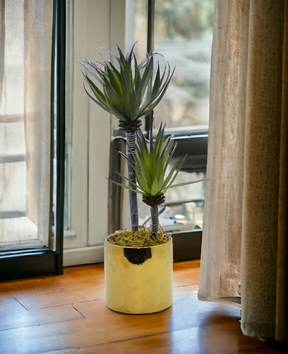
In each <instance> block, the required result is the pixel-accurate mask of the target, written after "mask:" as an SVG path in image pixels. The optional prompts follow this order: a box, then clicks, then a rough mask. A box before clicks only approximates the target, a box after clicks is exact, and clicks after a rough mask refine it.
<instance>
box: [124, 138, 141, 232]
mask: <svg viewBox="0 0 288 354" xmlns="http://www.w3.org/2000/svg"><path fill="white" fill-rule="evenodd" d="M126 134H127V146H126V155H127V157H128V159H129V161H131V162H132V163H133V164H134V158H133V156H132V154H131V152H132V153H133V154H134V153H135V131H134V132H129V133H128V132H127V133H126ZM128 178H129V179H131V181H132V182H133V183H136V174H135V171H134V170H133V168H132V166H130V164H128ZM129 187H130V188H133V189H134V188H135V186H133V184H132V183H130V182H129ZM129 204H130V215H131V228H132V231H133V233H134V232H136V231H138V205H137V193H135V192H133V191H130V190H129Z"/></svg>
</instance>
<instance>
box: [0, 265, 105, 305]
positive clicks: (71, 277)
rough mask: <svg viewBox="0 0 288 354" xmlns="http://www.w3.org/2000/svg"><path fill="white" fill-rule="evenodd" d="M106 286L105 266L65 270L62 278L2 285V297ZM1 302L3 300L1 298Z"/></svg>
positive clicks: (43, 278) (78, 267) (39, 279)
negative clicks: (94, 285)
mask: <svg viewBox="0 0 288 354" xmlns="http://www.w3.org/2000/svg"><path fill="white" fill-rule="evenodd" d="M99 283H102V284H104V265H103V263H100V264H91V265H87V266H77V267H67V268H64V275H62V276H56V275H53V276H45V277H38V278H28V279H21V280H10V281H6V282H2V283H0V296H3V297H4V296H5V295H6V296H8V297H14V296H15V297H16V296H22V295H29V294H34V295H36V294H46V293H52V292H55V291H65V290H66V291H68V290H78V289H80V288H82V287H83V286H84V287H85V286H89V285H93V284H99ZM0 300H1V298H0Z"/></svg>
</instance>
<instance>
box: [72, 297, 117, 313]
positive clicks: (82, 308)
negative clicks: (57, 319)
mask: <svg viewBox="0 0 288 354" xmlns="http://www.w3.org/2000/svg"><path fill="white" fill-rule="evenodd" d="M73 307H74V308H75V309H77V311H79V312H80V313H81V314H82V315H83V316H84V317H93V316H100V315H111V314H114V313H115V312H113V311H111V310H110V309H108V307H106V305H105V302H104V300H93V301H85V302H78V303H74V304H73Z"/></svg>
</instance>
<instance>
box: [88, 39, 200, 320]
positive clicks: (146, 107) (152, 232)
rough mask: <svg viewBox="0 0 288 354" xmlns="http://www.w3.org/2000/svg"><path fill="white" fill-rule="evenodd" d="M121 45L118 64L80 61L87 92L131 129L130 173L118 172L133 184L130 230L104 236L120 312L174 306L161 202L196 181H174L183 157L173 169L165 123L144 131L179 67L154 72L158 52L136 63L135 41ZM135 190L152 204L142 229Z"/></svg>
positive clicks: (109, 300)
mask: <svg viewBox="0 0 288 354" xmlns="http://www.w3.org/2000/svg"><path fill="white" fill-rule="evenodd" d="M103 49H105V48H103ZM117 49H118V52H119V57H117V56H115V55H114V54H113V53H111V52H109V51H108V52H109V53H110V54H111V55H112V56H113V57H114V58H115V59H116V61H117V62H118V68H116V67H115V66H114V65H113V64H112V62H111V61H110V60H108V59H106V58H105V57H104V56H102V58H103V60H104V63H98V65H97V64H96V63H95V62H94V63H93V62H90V61H89V60H87V59H84V60H83V63H82V65H83V66H84V68H85V70H84V71H83V75H84V78H85V80H84V89H85V91H86V92H87V94H88V95H89V97H90V98H91V99H92V100H93V101H94V102H95V103H97V104H98V105H99V106H100V107H102V108H103V109H104V110H105V111H107V112H109V113H111V114H113V115H115V116H116V117H117V118H118V119H119V128H120V129H122V130H125V131H126V134H127V151H126V154H123V153H121V154H122V156H123V157H124V159H125V161H126V162H127V164H128V177H126V176H122V175H120V176H121V177H122V178H123V179H124V180H126V181H128V186H127V185H124V184H120V185H121V186H122V187H124V188H127V189H129V201H130V213H131V230H124V231H121V232H116V233H115V234H113V235H110V236H107V237H106V238H105V244H104V246H105V253H104V254H105V256H104V267H105V297H106V305H107V307H109V308H110V309H112V310H114V311H117V312H122V313H133V314H143V313H153V312H158V311H162V310H164V309H167V308H168V307H170V306H171V305H172V274H173V273H172V272H173V254H172V238H171V236H169V235H165V234H164V232H163V230H162V229H161V228H160V230H158V225H159V220H158V215H159V213H158V206H159V205H161V204H163V202H164V200H165V196H164V194H165V192H166V190H167V189H169V188H173V187H177V186H180V185H186V184H190V183H195V182H188V183H183V184H178V185H173V182H174V180H175V178H176V176H177V174H178V172H179V170H180V168H181V166H182V164H183V162H184V160H185V158H184V159H178V160H177V161H176V163H174V164H173V166H172V168H170V163H171V159H172V156H173V152H174V151H175V148H176V143H175V141H173V140H172V139H171V138H170V137H167V136H165V129H164V126H162V123H161V126H160V129H159V131H158V133H157V135H156V138H155V141H153V134H152V126H153V122H152V126H151V132H150V139H149V140H148V141H146V138H145V137H144V135H143V133H142V132H141V130H140V126H141V121H140V118H141V117H142V116H145V115H147V114H148V113H149V112H151V110H153V109H154V108H155V107H156V105H157V104H158V103H159V102H160V100H161V99H162V97H163V95H164V93H165V91H166V89H167V87H168V85H169V82H170V80H171V78H172V75H173V73H174V70H175V69H174V70H173V72H172V73H171V72H170V66H169V64H167V65H165V70H164V73H163V74H162V75H161V73H160V67H159V64H158V68H157V70H156V74H155V75H154V68H153V65H154V64H153V60H154V59H153V58H154V55H155V54H153V53H152V52H150V53H149V54H146V59H145V60H144V61H142V62H141V63H140V64H138V63H137V59H136V56H135V54H134V52H133V49H134V46H133V47H132V49H131V51H130V52H129V53H128V54H127V55H126V57H125V56H124V55H123V53H122V51H121V49H120V48H119V47H118V46H117ZM105 50H106V49H105ZM99 65H100V66H99ZM166 68H168V70H166ZM94 79H95V80H96V81H97V82H95V81H94ZM97 83H98V85H97ZM86 85H88V87H86ZM98 86H99V87H100V88H99V87H98ZM101 89H102V90H101ZM169 168H170V170H169V171H168V169H169ZM112 182H114V181H112ZM114 183H116V184H119V183H117V182H114ZM137 193H139V194H142V199H143V202H144V203H146V204H147V205H149V206H150V208H151V209H150V210H151V219H152V227H151V228H145V227H144V226H142V227H140V228H139V229H138V207H137Z"/></svg>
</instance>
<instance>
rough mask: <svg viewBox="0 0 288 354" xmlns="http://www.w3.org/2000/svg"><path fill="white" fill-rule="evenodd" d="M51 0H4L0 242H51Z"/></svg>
mask: <svg viewBox="0 0 288 354" xmlns="http://www.w3.org/2000/svg"><path fill="white" fill-rule="evenodd" d="M52 4H53V1H52V0H9V1H5V0H0V19H1V21H0V245H7V244H14V243H25V242H35V241H37V242H38V241H41V242H43V243H44V244H47V242H48V231H49V200H50V140H51V137H50V124H51V123H50V122H51V118H50V102H51V100H50V91H51V46H52Z"/></svg>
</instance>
